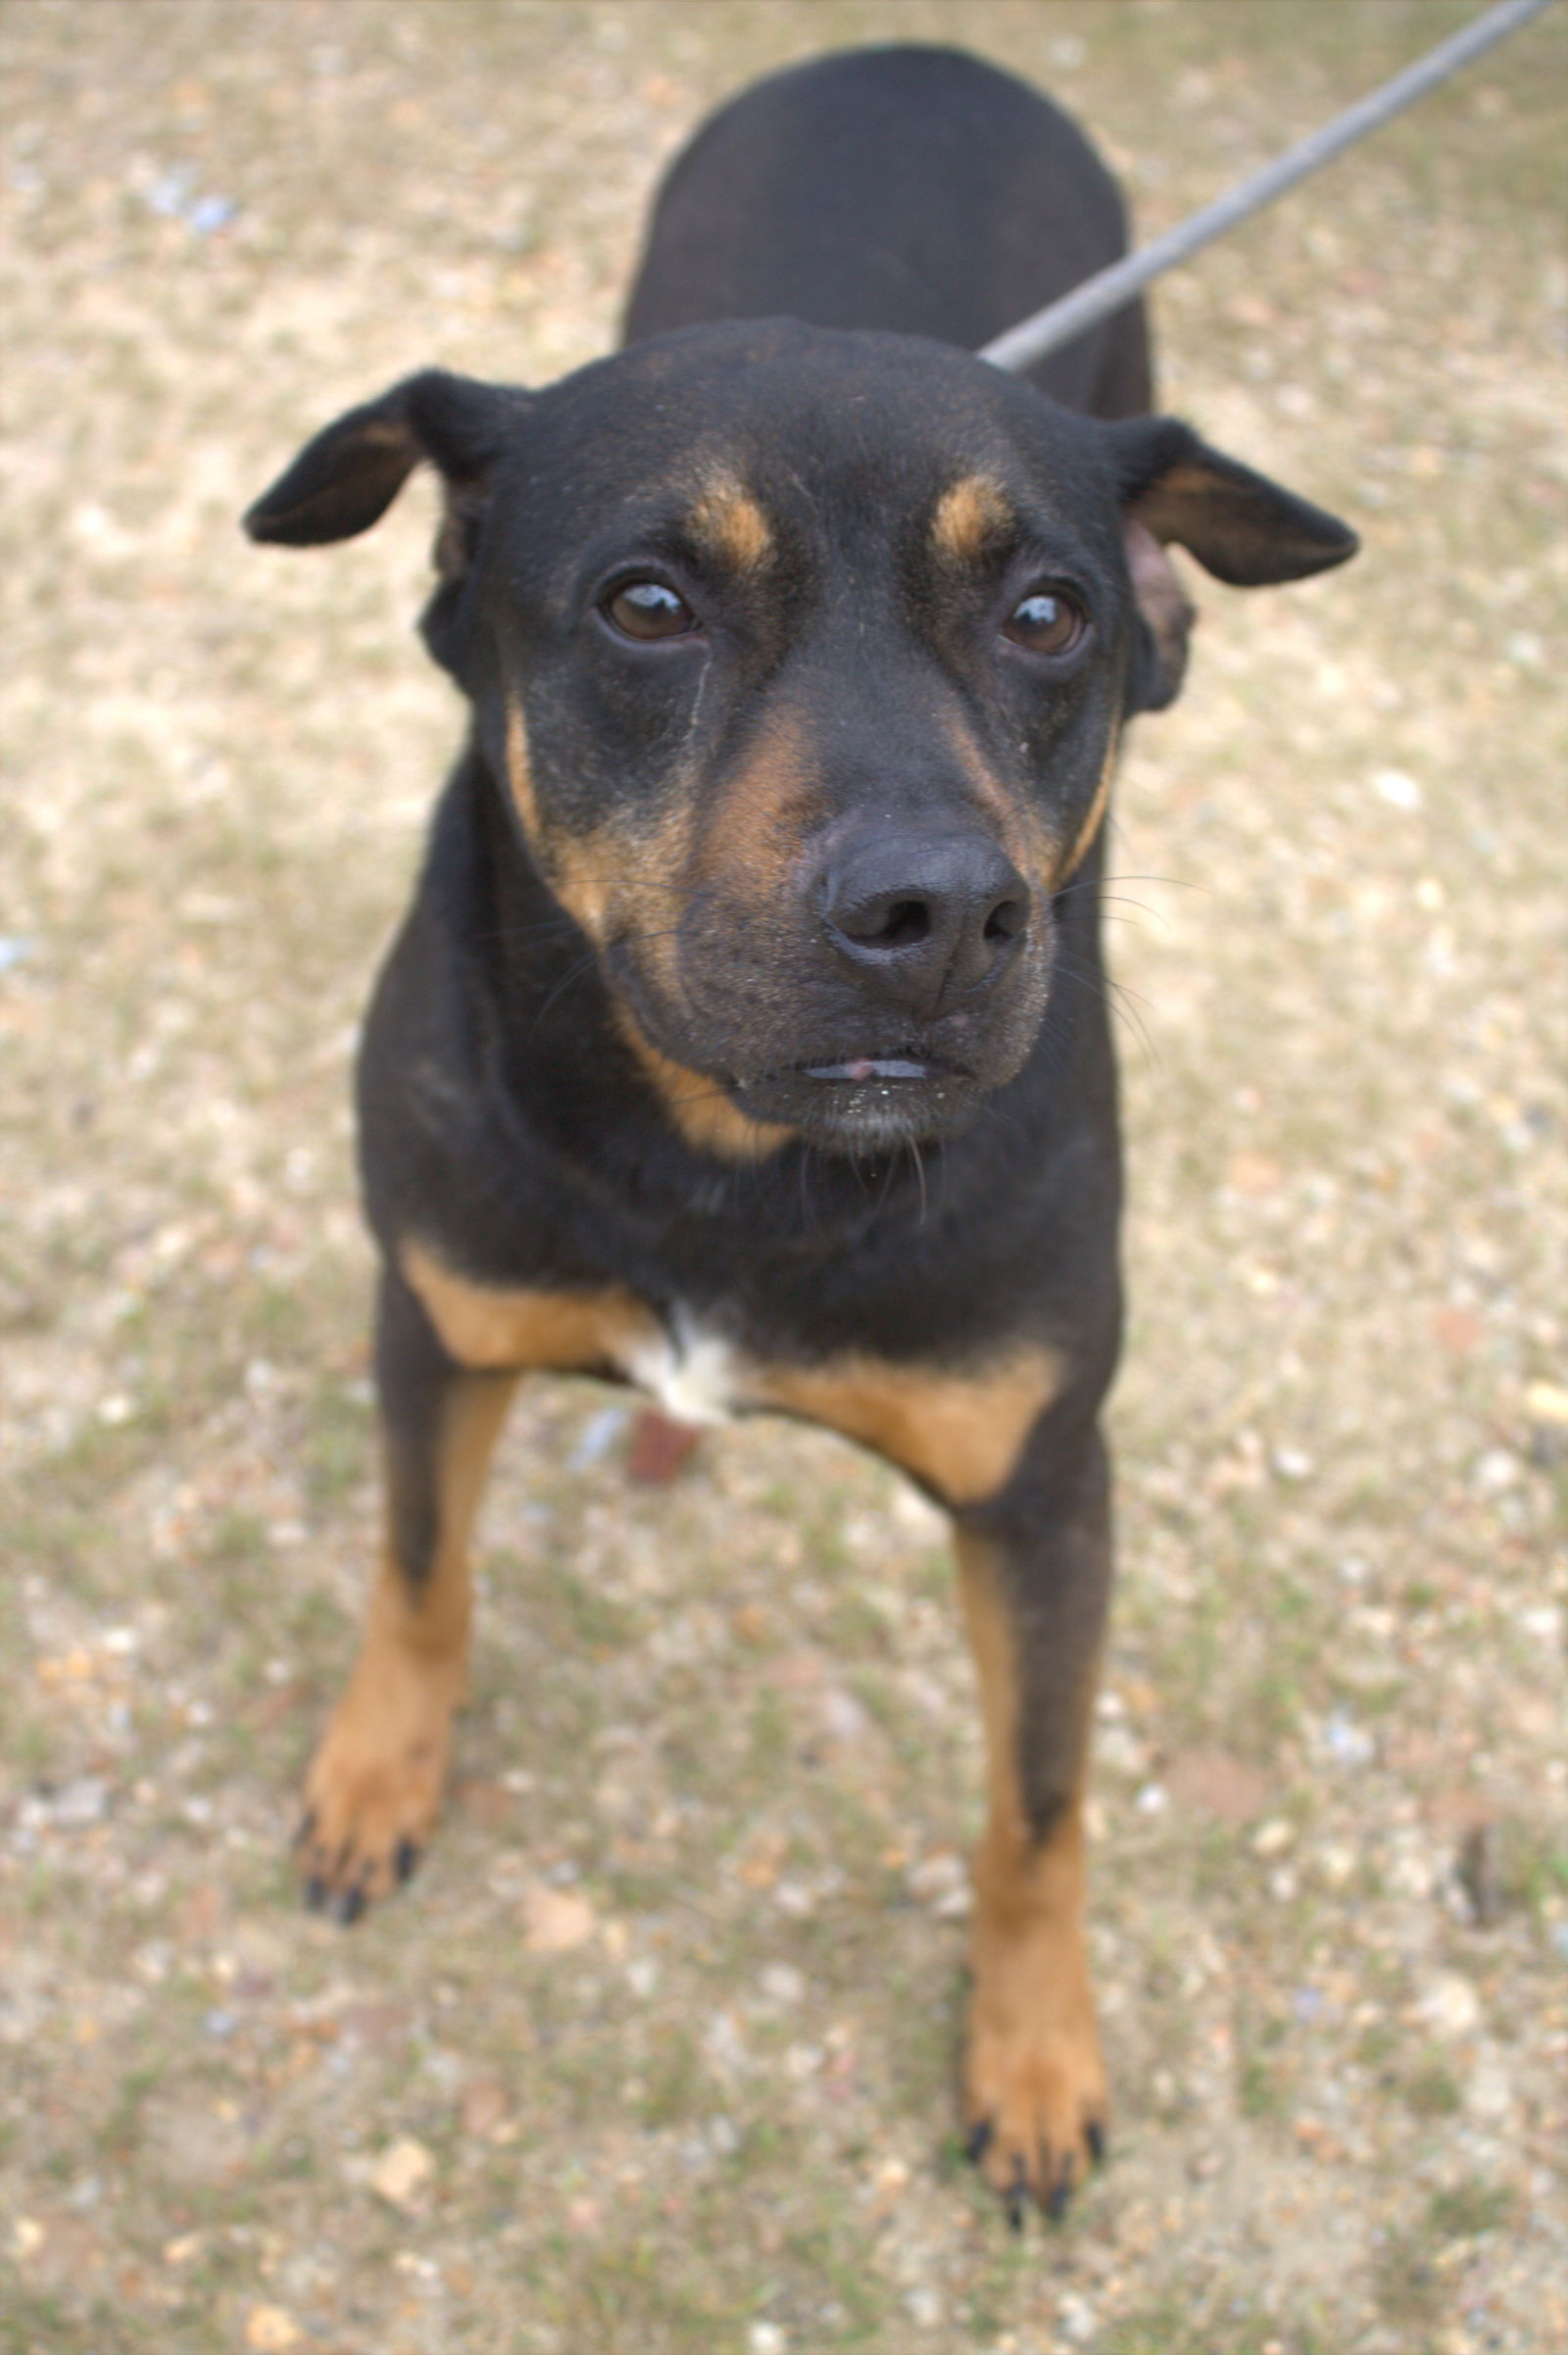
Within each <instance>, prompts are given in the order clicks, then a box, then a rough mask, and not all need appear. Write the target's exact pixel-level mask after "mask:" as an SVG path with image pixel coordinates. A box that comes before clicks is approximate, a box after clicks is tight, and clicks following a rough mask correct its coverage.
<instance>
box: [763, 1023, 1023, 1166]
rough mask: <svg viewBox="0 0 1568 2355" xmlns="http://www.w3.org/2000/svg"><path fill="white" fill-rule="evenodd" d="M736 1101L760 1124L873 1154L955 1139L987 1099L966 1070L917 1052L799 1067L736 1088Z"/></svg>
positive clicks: (821, 1143) (830, 1147)
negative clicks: (784, 1126) (768, 1123)
mask: <svg viewBox="0 0 1568 2355" xmlns="http://www.w3.org/2000/svg"><path fill="white" fill-rule="evenodd" d="M730 1093H731V1095H732V1097H733V1098H734V1101H735V1103H736V1104H738V1105H739V1106H740V1107H741V1109H742V1110H743V1111H745V1112H749V1113H750V1114H751V1115H752V1117H753V1118H754V1119H758V1120H771V1121H782V1122H785V1123H786V1124H787V1125H788V1126H789V1127H791V1128H794V1129H797V1130H799V1132H800V1133H801V1134H802V1135H803V1136H804V1137H806V1138H808V1139H809V1141H810V1142H811V1143H812V1144H814V1145H819V1146H822V1147H825V1148H826V1149H828V1150H829V1151H837V1152H840V1153H868V1152H879V1151H883V1150H888V1149H891V1148H893V1147H895V1146H900V1145H907V1144H916V1143H923V1142H924V1141H925V1140H926V1139H928V1138H936V1137H941V1136H948V1135H951V1134H952V1133H953V1132H954V1131H955V1130H956V1129H958V1128H961V1127H963V1126H965V1125H966V1124H967V1123H968V1121H969V1120H971V1119H972V1118H973V1116H974V1113H975V1111H976V1110H977V1109H978V1106H979V1104H980V1100H981V1098H982V1096H983V1095H984V1093H985V1091H984V1089H983V1088H982V1086H981V1085H980V1083H979V1082H978V1081H977V1080H976V1079H975V1077H974V1075H973V1073H972V1072H970V1071H968V1070H966V1069H965V1068H964V1067H963V1066H962V1065H961V1064H959V1063H955V1062H952V1061H950V1060H948V1059H946V1058H944V1057H938V1056H936V1055H925V1054H923V1053H921V1052H920V1050H919V1049H918V1048H913V1047H910V1048H906V1049H901V1050H900V1051H899V1052H898V1053H897V1054H894V1055H846V1056H845V1057H844V1058H843V1059H842V1060H841V1061H836V1062H820V1063H798V1064H796V1065H794V1066H793V1067H792V1068H790V1069H787V1070H784V1071H770V1072H765V1073H762V1074H761V1075H760V1076H759V1077H757V1078H753V1079H744V1080H736V1081H733V1082H732V1083H731V1088H730Z"/></svg>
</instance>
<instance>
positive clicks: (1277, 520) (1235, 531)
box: [1105, 417, 1359, 711]
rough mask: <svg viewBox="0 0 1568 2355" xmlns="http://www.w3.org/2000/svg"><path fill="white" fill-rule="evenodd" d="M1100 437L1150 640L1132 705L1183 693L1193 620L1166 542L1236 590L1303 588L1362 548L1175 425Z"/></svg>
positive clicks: (1329, 519)
mask: <svg viewBox="0 0 1568 2355" xmlns="http://www.w3.org/2000/svg"><path fill="white" fill-rule="evenodd" d="M1105 432H1106V434H1107V436H1108V439H1109V443H1110V451H1111V461H1112V464H1113V466H1115V468H1116V472H1117V476H1118V484H1119V489H1120V495H1121V503H1122V518H1123V526H1124V530H1125V533H1126V541H1127V557H1128V565H1129V569H1130V571H1131V574H1132V582H1133V594H1134V597H1135V598H1136V600H1137V604H1138V610H1139V613H1140V614H1141V616H1142V619H1143V622H1144V627H1145V633H1146V634H1145V639H1144V654H1145V661H1144V662H1143V664H1142V665H1141V672H1140V677H1139V680H1138V684H1137V688H1136V691H1135V701H1136V703H1137V705H1138V706H1139V708H1141V709H1142V710H1144V711H1159V710H1161V709H1162V708H1163V707H1164V706H1165V705H1166V704H1168V703H1171V702H1172V701H1173V700H1174V699H1175V696H1176V693H1177V691H1178V689H1179V688H1180V686H1181V683H1182V673H1183V671H1184V670H1185V668H1186V666H1187V641H1188V636H1189V634H1190V632H1191V629H1192V625H1193V623H1194V621H1195V620H1196V619H1197V613H1196V611H1195V609H1194V607H1193V606H1192V604H1191V603H1190V602H1189V600H1188V598H1187V596H1186V595H1185V593H1184V591H1183V589H1182V586H1181V583H1180V581H1179V580H1178V579H1177V577H1176V573H1175V571H1174V569H1173V567H1172V565H1171V563H1170V560H1169V558H1168V557H1167V556H1166V555H1165V548H1166V546H1167V545H1168V544H1169V543H1170V542H1171V541H1173V540H1174V541H1175V542H1176V543H1177V544H1178V545H1179V546H1180V547H1183V548H1185V549H1186V550H1187V551H1188V553H1189V554H1190V555H1192V556H1195V557H1197V559H1198V561H1199V563H1200V564H1201V565H1202V566H1203V568H1204V570H1205V571H1207V572H1212V573H1213V575H1214V577H1215V579H1216V580H1223V581H1228V582H1229V583H1230V584H1231V586H1232V587H1233V588H1239V589H1256V588H1262V587H1265V586H1267V585H1268V584H1270V583H1272V582H1275V581H1284V580H1304V579H1305V578H1306V577H1307V575H1308V574H1309V573H1312V572H1323V571H1326V570H1327V569H1328V567H1329V566H1330V565H1331V564H1344V563H1345V561H1346V559H1347V557H1351V556H1353V555H1354V554H1355V551H1356V548H1357V546H1358V545H1359V543H1358V541H1357V539H1356V536H1355V534H1354V532H1353V531H1351V530H1350V528H1349V526H1348V524H1345V523H1342V522H1341V521H1340V520H1339V517H1338V516H1337V515H1327V514H1326V513H1325V512H1324V510H1323V509H1322V508H1321V507H1313V506H1312V504H1311V502H1310V501H1309V500H1306V499H1299V498H1298V497H1297V496H1296V494H1295V492H1294V491H1287V490H1285V489H1283V488H1282V487H1281V485H1280V484H1279V483H1277V482H1270V480H1269V479H1268V476H1267V475H1266V474H1255V473H1254V472H1253V471H1252V469H1251V467H1250V466H1241V465H1240V464H1238V462H1237V461H1236V460H1235V459H1234V458H1226V457H1225V456H1224V455H1223V453H1222V452H1220V451H1218V450H1211V449H1210V448H1209V446H1208V444H1207V443H1206V442H1203V441H1200V439H1199V437H1198V435H1197V434H1196V433H1194V432H1193V430H1192V428H1191V427H1190V426H1188V425H1184V424H1182V423H1181V421H1180V419H1179V418H1176V417H1127V418H1123V419H1121V420H1120V421H1118V422H1117V423H1115V424H1111V425H1107V426H1106V428H1105Z"/></svg>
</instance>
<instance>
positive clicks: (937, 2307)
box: [904, 2281, 942, 2330]
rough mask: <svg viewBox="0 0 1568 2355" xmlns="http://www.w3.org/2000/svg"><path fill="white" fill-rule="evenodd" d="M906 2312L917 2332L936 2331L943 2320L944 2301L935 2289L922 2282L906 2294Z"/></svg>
mask: <svg viewBox="0 0 1568 2355" xmlns="http://www.w3.org/2000/svg"><path fill="white" fill-rule="evenodd" d="M904 2311H905V2313H906V2314H907V2316H908V2318H909V2320H910V2322H911V2323H913V2324H914V2326H915V2328H916V2330H935V2329H936V2327H937V2325H938V2323H940V2322H941V2320H942V2300H941V2299H940V2298H939V2297H938V2295H937V2293H936V2291H935V2290H934V2289H932V2288H930V2287H929V2286H928V2285H927V2284H926V2283H925V2282H924V2281H920V2282H917V2283H916V2284H915V2286H914V2288H913V2289H911V2290H909V2291H908V2292H907V2294H906V2297H905V2300H904Z"/></svg>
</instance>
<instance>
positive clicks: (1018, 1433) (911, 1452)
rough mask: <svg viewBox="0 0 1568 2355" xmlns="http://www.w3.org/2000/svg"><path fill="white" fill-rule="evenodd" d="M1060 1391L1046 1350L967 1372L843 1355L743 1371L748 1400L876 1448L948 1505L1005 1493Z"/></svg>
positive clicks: (1058, 1376) (1057, 1368)
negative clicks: (1014, 1469)
mask: <svg viewBox="0 0 1568 2355" xmlns="http://www.w3.org/2000/svg"><path fill="white" fill-rule="evenodd" d="M1060 1387H1061V1366H1060V1362H1059V1360H1058V1359H1057V1358H1056V1356H1055V1355H1054V1352H1053V1351H1052V1350H1050V1349H1027V1350H1020V1351H1019V1352H1018V1354H1017V1355H1016V1356H1014V1357H1010V1358H1008V1359H1006V1360H1005V1362H1004V1363H1003V1364H1002V1365H1000V1366H994V1367H991V1368H989V1369H987V1370H985V1371H983V1372H976V1373H973V1374H962V1373H944V1372H941V1371H937V1370H935V1369H933V1368H931V1367H928V1366H898V1365H887V1364H883V1363H880V1362H878V1361H876V1360H875V1359H872V1358H841V1359H838V1360H837V1361H836V1362H834V1363H832V1364H829V1365H825V1366H779V1365H770V1366H763V1367H760V1368H758V1369H757V1370H756V1371H755V1372H749V1373H748V1374H747V1375H746V1377H745V1389H746V1396H747V1398H749V1399H756V1401H757V1402H758V1403H759V1404H760V1405H763V1406H780V1407H782V1408H783V1409H784V1410H785V1412H786V1413H789V1414H798V1415H804V1416H806V1417H807V1418H808V1420H809V1421H811V1422H813V1423H825V1424H827V1426H828V1427H829V1429H830V1430H833V1431H842V1432H843V1434H844V1435H845V1437H846V1439H853V1440H858V1441H859V1442H860V1444H861V1446H862V1447H875V1448H876V1449H877V1451H878V1453H879V1454H882V1455H885V1456H887V1457H888V1458H889V1459H890V1461H891V1462H893V1463H896V1464H901V1465H903V1467H904V1468H905V1470H906V1471H908V1472H912V1473H913V1474H914V1475H915V1477H916V1479H918V1480H923V1481H924V1482H925V1483H926V1485H927V1487H928V1488H932V1489H935V1490H936V1492H937V1494H938V1495H939V1496H945V1497H946V1498H947V1499H948V1500H949V1501H950V1502H951V1503H954V1504H971V1503H976V1502H978V1501H979V1500H980V1499H981V1498H982V1497H986V1496H995V1495H996V1493H997V1491H998V1490H999V1489H1000V1488H1002V1487H1004V1486H1005V1482H1006V1479H1007V1475H1008V1474H1009V1473H1010V1472H1011V1470H1012V1467H1013V1465H1014V1464H1015V1463H1016V1461H1017V1459H1018V1452H1019V1449H1020V1448H1021V1447H1022V1446H1023V1444H1024V1441H1025V1440H1026V1439H1027V1438H1028V1436H1029V1433H1030V1430H1031V1429H1032V1427H1033V1425H1034V1422H1035V1420H1036V1418H1037V1416H1038V1415H1040V1414H1041V1412H1042V1411H1043V1410H1044V1408H1045V1407H1047V1406H1048V1405H1049V1404H1050V1403H1051V1400H1052V1399H1053V1398H1054V1397H1055V1395H1056V1393H1057V1391H1058V1390H1059V1388H1060Z"/></svg>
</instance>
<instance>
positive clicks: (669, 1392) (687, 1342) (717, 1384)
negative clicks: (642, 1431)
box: [624, 1309, 740, 1423]
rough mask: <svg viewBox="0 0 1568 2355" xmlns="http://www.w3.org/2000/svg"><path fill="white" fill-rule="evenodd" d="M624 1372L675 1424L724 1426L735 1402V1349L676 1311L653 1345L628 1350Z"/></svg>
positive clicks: (736, 1393) (644, 1344) (736, 1368)
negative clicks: (666, 1328)
mask: <svg viewBox="0 0 1568 2355" xmlns="http://www.w3.org/2000/svg"><path fill="white" fill-rule="evenodd" d="M624 1364H625V1370H626V1372H627V1374H629V1376H630V1377H631V1379H632V1381H633V1382H635V1383H636V1385H637V1387H638V1389H639V1390H645V1391H647V1392H649V1393H650V1395H651V1396H652V1397H653V1398H657V1399H658V1401H659V1403H660V1405H661V1406H662V1408H663V1409H664V1412H665V1413H666V1414H667V1415H672V1416H673V1417H674V1419H675V1420H676V1422H678V1423H726V1422H728V1420H729V1418H730V1416H731V1415H732V1414H733V1413H734V1411H735V1408H736V1406H737V1404H738V1403H739V1398H740V1393H739V1384H738V1374H739V1367H738V1364H737V1360H736V1356H735V1352H734V1350H733V1349H731V1348H730V1346H729V1343H728V1342H727V1341H723V1340H721V1339H720V1338H719V1336H718V1335H717V1334H716V1333H705V1332H704V1331H703V1330H702V1328H701V1326H700V1325H695V1324H693V1323H692V1322H691V1321H690V1320H689V1319H688V1318H687V1317H686V1316H685V1314H684V1313H683V1312H682V1311H680V1310H678V1309H677V1311H676V1313H675V1316H674V1318H673V1320H672V1325H671V1329H670V1331H669V1332H667V1333H662V1334H661V1335H660V1337H659V1339H658V1340H657V1341H648V1342H640V1343H639V1344H638V1345H637V1347H636V1348H635V1349H629V1350H628V1351H627V1353H626V1357H625V1360H624Z"/></svg>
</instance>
